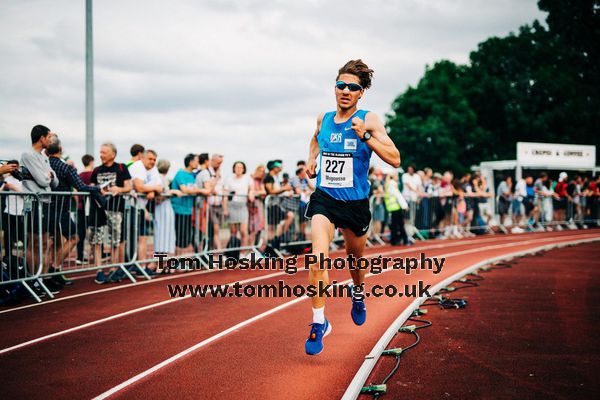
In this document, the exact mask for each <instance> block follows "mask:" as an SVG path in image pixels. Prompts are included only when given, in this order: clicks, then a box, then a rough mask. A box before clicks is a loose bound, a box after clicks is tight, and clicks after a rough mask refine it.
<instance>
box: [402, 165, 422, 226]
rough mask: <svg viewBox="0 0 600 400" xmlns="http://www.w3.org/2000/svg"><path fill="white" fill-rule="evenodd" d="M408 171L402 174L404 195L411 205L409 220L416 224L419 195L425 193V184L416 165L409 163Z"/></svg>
mask: <svg viewBox="0 0 600 400" xmlns="http://www.w3.org/2000/svg"><path fill="white" fill-rule="evenodd" d="M406 171H407V172H405V173H404V174H402V195H403V196H404V198H405V199H406V201H407V202H408V205H409V207H410V213H409V220H410V222H411V225H414V222H415V217H416V211H417V201H418V200H419V197H421V196H422V195H423V186H422V181H421V177H420V176H419V174H417V173H416V172H415V166H414V165H409V166H408V167H407V168H406Z"/></svg>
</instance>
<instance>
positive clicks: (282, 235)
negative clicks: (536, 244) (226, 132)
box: [0, 191, 600, 301]
mask: <svg viewBox="0 0 600 400" xmlns="http://www.w3.org/2000/svg"><path fill="white" fill-rule="evenodd" d="M186 197H193V200H192V203H193V205H192V209H191V212H190V214H185V215H179V214H176V213H175V212H174V209H173V207H172V205H171V201H172V196H157V197H156V198H155V199H152V200H150V201H149V200H148V199H147V198H146V197H145V196H142V195H139V194H137V195H136V194H134V195H129V194H127V195H117V196H112V195H109V196H107V197H106V199H107V211H108V212H107V213H104V214H103V213H102V212H100V211H99V210H98V207H97V205H96V204H97V202H96V200H95V199H94V198H93V196H91V195H90V194H89V193H79V192H52V193H44V194H35V193H21V192H6V191H5V192H0V211H1V212H2V218H1V220H0V236H1V237H2V240H1V241H0V243H1V254H2V276H1V277H0V285H6V286H4V287H5V288H6V287H11V288H12V287H13V286H18V285H21V286H22V288H24V289H25V290H26V291H27V292H28V293H29V294H30V295H31V296H32V297H33V298H34V299H36V300H37V301H40V295H41V292H45V293H46V294H47V295H48V296H49V297H53V296H52V293H51V291H49V290H48V288H47V287H46V286H45V285H44V281H43V280H42V278H46V279H47V278H51V277H55V276H57V275H62V274H66V275H72V274H80V273H84V272H89V271H99V270H113V271H114V270H117V269H118V270H121V271H122V274H123V276H124V277H127V278H128V279H130V280H131V281H133V282H135V281H136V278H135V277H134V275H136V274H137V275H138V276H142V277H143V278H146V279H150V278H151V275H153V274H154V273H152V268H149V269H147V268H146V267H151V266H153V265H155V264H156V263H157V258H156V257H155V254H156V253H166V254H168V255H170V256H171V255H174V256H176V257H189V256H192V255H196V256H198V259H200V262H201V264H202V266H203V267H206V266H207V261H208V259H207V256H208V255H209V254H214V253H224V254H225V255H226V256H233V257H236V258H240V257H244V256H247V255H249V254H250V252H255V253H256V254H257V255H259V256H262V255H263V254H268V250H267V249H270V250H272V252H274V253H275V254H276V255H279V256H283V255H284V254H285V253H287V252H289V253H296V252H297V253H301V252H304V251H305V250H306V248H307V247H309V246H310V244H311V240H310V239H311V225H310V220H308V219H306V218H305V216H304V212H305V209H306V206H307V204H304V203H303V202H302V201H301V199H300V196H298V195H280V196H272V195H269V196H266V198H264V200H263V199H261V198H256V199H248V197H247V196H240V195H233V194H231V195H213V196H209V197H203V196H186ZM249 200H252V201H249ZM493 200H494V199H491V198H489V197H477V196H464V197H462V196H461V197H458V196H452V197H423V198H420V199H419V200H418V201H415V202H409V208H408V210H404V211H402V216H403V218H402V219H403V224H404V229H405V231H406V234H407V237H408V238H411V239H425V238H431V237H464V236H471V235H473V234H484V233H494V232H496V231H497V230H503V231H505V232H508V230H509V229H508V228H511V226H510V225H511V224H510V221H509V220H512V225H513V226H514V227H519V228H520V227H523V228H524V229H526V230H541V229H545V230H547V229H577V228H585V227H593V226H599V222H600V207H599V204H600V199H599V197H598V196H579V197H578V198H576V199H573V200H572V201H568V200H564V201H562V202H561V201H557V200H555V199H553V198H542V197H540V198H537V199H535V201H533V202H532V204H533V205H534V206H535V207H536V208H535V209H532V210H534V211H533V212H532V215H530V216H525V211H527V210H530V209H531V208H530V207H527V210H526V206H525V204H524V203H522V202H521V203H515V204H514V205H513V204H511V206H510V207H509V209H508V210H507V213H506V215H502V216H500V215H498V207H497V206H496V207H494V201H493ZM369 202H370V207H371V213H372V220H371V226H370V229H369V232H368V235H369V241H368V245H373V244H379V245H384V244H386V243H388V242H390V241H391V240H392V237H393V235H392V232H391V231H390V227H391V225H392V224H391V222H392V214H393V213H390V212H388V211H387V210H386V209H385V202H384V197H383V195H376V196H371V198H370V199H369ZM395 217H397V214H395ZM501 217H502V219H501ZM529 217H531V218H533V219H532V220H528V218H529ZM512 230H513V231H514V229H512ZM39 232H42V234H40V233H39ZM342 241H343V236H342V235H341V233H340V232H339V230H336V236H335V238H334V243H333V245H332V247H333V249H335V248H336V247H337V246H339V245H340V243H341V242H342ZM50 267H52V269H49V268H50ZM11 285H12V286H11Z"/></svg>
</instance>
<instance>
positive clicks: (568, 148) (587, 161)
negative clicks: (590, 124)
mask: <svg viewBox="0 0 600 400" xmlns="http://www.w3.org/2000/svg"><path fill="white" fill-rule="evenodd" d="M517 162H518V163H519V164H520V165H521V166H524V167H543V168H552V167H556V168H561V167H567V168H586V169H587V168H594V167H595V166H596V146H587V145H578V144H559V143H532V142H517Z"/></svg>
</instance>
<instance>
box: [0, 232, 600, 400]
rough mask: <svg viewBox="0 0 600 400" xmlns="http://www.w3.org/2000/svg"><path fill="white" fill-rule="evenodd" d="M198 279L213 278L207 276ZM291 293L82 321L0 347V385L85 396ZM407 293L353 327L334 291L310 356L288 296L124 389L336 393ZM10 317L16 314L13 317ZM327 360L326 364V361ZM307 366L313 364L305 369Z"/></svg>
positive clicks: (458, 261) (301, 278) (304, 312)
mask: <svg viewBox="0 0 600 400" xmlns="http://www.w3.org/2000/svg"><path fill="white" fill-rule="evenodd" d="M594 232H595V236H597V232H598V231H591V230H589V231H585V232H565V233H563V234H553V235H548V234H545V235H544V234H533V235H519V236H511V240H513V241H515V242H516V243H515V245H514V246H510V247H509V248H510V251H514V250H517V249H525V248H527V247H531V246H532V245H531V244H529V245H528V244H523V241H524V240H526V239H533V238H536V239H537V238H540V239H541V238H552V241H565V240H568V239H566V237H567V236H579V237H591V236H594ZM504 238H507V236H498V237H497V239H496V238H495V239H496V240H498V242H499V243H500V242H503V241H504ZM488 239H489V237H488ZM479 240H481V239H479ZM477 242H478V240H474V241H472V243H471V244H467V245H454V243H452V246H451V247H452V248H451V249H448V250H450V251H448V250H444V249H440V250H439V251H431V252H427V253H426V254H427V255H428V256H433V255H435V254H443V253H449V252H450V253H452V252H458V251H461V249H462V250H470V249H475V248H478V247H481V246H480V245H479V244H478V243H477ZM519 242H521V243H519ZM442 243H444V242H442ZM448 244H450V243H449V242H448ZM379 250H381V249H379ZM407 250H408V251H410V252H414V253H406V255H409V254H415V253H418V252H419V249H418V248H416V249H407ZM505 251H506V249H502V248H497V249H496V250H491V249H490V250H487V251H485V252H484V251H481V252H477V253H470V254H465V255H462V256H455V257H452V258H451V259H448V260H447V261H446V266H445V269H444V271H443V272H442V274H440V275H442V276H433V275H432V274H431V273H427V272H425V271H423V272H422V273H413V274H412V275H410V276H409V277H407V276H406V275H405V274H403V273H402V272H401V271H395V272H392V273H389V274H383V275H376V276H372V277H370V278H369V280H368V282H369V283H370V284H372V283H381V284H386V283H394V284H397V285H398V284H404V283H410V282H416V281H417V280H418V279H422V280H426V281H427V282H428V283H429V281H432V280H438V279H443V278H444V276H449V275H451V274H452V271H456V270H457V269H460V268H462V267H464V266H466V265H471V264H472V263H473V262H476V261H477V260H480V259H483V258H486V257H489V256H490V255H498V254H502V253H503V252H505ZM229 272H230V271H226V272H223V273H219V274H209V275H205V276H203V277H202V278H208V277H209V276H211V277H212V276H221V275H222V276H223V277H225V276H226V275H228V274H229ZM231 272H234V271H231ZM245 276H246V277H247V276H248V275H245ZM347 277H348V273H347V272H345V271H332V279H337V280H340V281H341V280H345V279H347ZM181 278H182V281H185V283H200V282H198V281H197V282H190V280H189V279H188V280H185V278H186V276H185V275H182V276H181ZM196 278H198V277H196ZM305 279H306V275H304V274H298V276H289V275H286V276H285V281H286V283H289V284H294V283H296V282H301V283H305ZM276 280H277V278H272V279H270V280H269V279H264V282H275V281H276ZM222 282H225V280H223V281H222ZM201 283H207V282H206V281H205V280H204V279H203V280H202V281H201ZM164 286H165V283H162V284H158V285H144V287H146V289H144V290H140V288H141V286H136V287H134V288H135V292H133V291H132V292H131V293H130V292H129V291H119V292H118V293H120V294H121V296H123V297H126V300H127V301H129V302H132V301H135V298H134V297H133V296H134V295H135V294H136V293H137V294H142V295H143V294H145V295H150V293H151V292H154V291H156V290H160V292H161V293H162V300H164V299H165V296H166V289H165V287H164ZM152 288H153V289H152ZM157 288H158V289H157ZM121 296H117V292H112V296H108V295H107V294H105V295H100V294H99V295H94V296H89V297H88V298H87V299H89V300H93V299H96V300H95V303H91V302H90V304H87V305H85V306H83V307H80V306H79V304H78V303H79V301H78V302H77V304H75V303H73V302H71V301H66V302H62V303H54V304H53V305H48V306H44V307H35V308H32V309H30V310H29V311H33V310H40V312H41V313H40V315H38V317H40V318H43V315H41V314H43V313H42V312H43V311H44V310H46V312H49V314H47V315H46V316H45V318H46V320H50V319H61V318H62V316H63V315H62V314H61V313H59V312H57V309H59V306H60V307H65V308H66V307H69V306H70V307H71V309H78V310H79V313H82V312H88V311H87V310H88V309H90V307H91V308H92V309H90V311H93V307H94V306H96V307H107V304H108V305H110V303H111V302H112V303H119V302H120V301H123V302H125V301H124V300H123V299H121ZM82 299H83V298H82ZM82 299H80V300H82ZM288 300H289V299H258V298H244V299H233V298H231V299H202V300H198V299H194V300H193V301H189V302H177V303H175V304H169V305H166V306H163V307H160V308H154V309H151V310H147V311H144V312H142V313H136V314H133V315H129V316H127V317H124V318H121V319H119V320H115V321H110V322H107V323H104V324H101V325H97V326H95V327H94V328H93V329H84V330H80V331H77V332H73V333H72V334H69V335H64V336H60V337H56V338H53V339H52V340H48V341H44V342H40V343H38V344H36V345H33V346H28V347H25V348H22V349H19V350H18V351H16V352H14V353H9V354H4V355H2V356H0V365H2V370H3V371H4V372H3V373H2V377H3V379H4V380H6V383H3V388H4V393H5V394H6V395H8V396H9V397H20V398H47V397H71V398H73V397H75V398H89V397H92V396H95V395H98V394H99V393H102V392H104V391H106V390H109V389H110V388H112V387H115V386H117V385H119V384H120V383H122V382H124V381H126V380H127V379H129V378H131V377H132V376H135V375H137V374H139V373H141V372H143V371H145V370H147V369H149V368H152V367H153V366H155V365H157V364H159V363H161V362H163V361H165V360H166V359H167V358H169V357H171V356H172V355H174V354H177V353H179V352H181V351H182V350H185V349H187V348H189V347H191V346H193V345H194V344H197V343H200V342H201V341H204V340H206V339H208V338H210V337H212V336H215V335H218V334H219V333H221V332H223V331H224V330H226V329H227V328H229V327H232V326H234V325H236V324H239V323H240V322H243V321H245V320H247V319H249V318H252V317H254V316H256V315H258V314H260V313H262V312H265V311H267V310H269V309H272V308H273V307H277V306H279V305H281V304H284V303H285V302H286V301H288ZM411 301H412V299H388V298H379V299H374V298H371V299H369V300H368V302H367V307H368V310H369V316H368V320H367V324H366V325H365V326H363V327H355V326H354V325H353V324H352V322H351V320H350V317H349V315H348V314H349V304H348V303H349V301H348V299H329V301H328V303H327V315H328V317H329V318H331V322H332V324H333V326H334V330H333V333H332V335H331V336H329V337H328V338H327V339H325V340H326V349H325V352H324V353H323V354H322V355H320V356H318V357H308V356H306V355H304V350H303V345H304V340H305V337H306V335H307V332H308V327H307V323H308V322H309V321H310V307H307V305H306V304H307V303H303V304H292V305H291V306H288V307H287V308H285V309H283V310H281V311H279V312H277V313H274V314H272V315H270V316H268V317H266V318H262V319H260V320H258V321H255V322H253V323H251V324H248V325H246V326H245V327H244V328H243V329H241V330H236V331H234V332H233V333H230V334H227V335H226V336H223V335H222V336H221V337H220V338H218V340H215V341H213V342H211V343H209V344H207V345H204V347H202V348H201V349H200V350H198V351H195V352H193V353H191V354H189V355H187V356H186V357H184V358H182V359H180V360H179V361H178V362H176V363H173V364H170V365H169V368H164V369H161V370H159V371H157V372H156V373H154V374H152V375H151V376H149V377H148V378H147V379H144V380H142V381H140V382H138V383H137V384H135V385H132V386H130V387H128V388H126V389H125V390H123V391H122V392H120V394H122V395H123V396H125V397H129V398H147V397H154V398H155V397H161V395H162V397H164V396H165V395H166V394H167V393H168V394H169V395H170V397H171V396H177V397H183V398H198V397H205V398H214V397H222V395H223V394H225V393H226V395H227V396H228V397H232V398H250V397H251V398H256V397H261V398H264V397H272V398H281V397H282V396H283V397H286V398H302V397H308V396H311V397H315V398H332V397H340V396H341V394H342V393H343V391H344V390H345V387H346V385H347V384H348V382H349V381H350V379H351V378H352V376H353V375H354V373H355V372H356V369H357V368H358V366H359V365H360V363H361V361H362V357H363V356H364V355H365V354H366V353H368V351H369V350H370V348H371V347H372V346H373V344H374V343H375V342H376V341H377V339H378V338H379V336H380V335H381V333H382V332H383V331H384V330H385V328H386V327H387V326H388V325H389V323H390V322H391V320H393V319H394V318H395V316H396V315H398V314H399V312H401V310H402V309H403V308H404V307H406V305H407V304H408V303H410V302H411ZM71 303H73V304H71ZM47 307H48V308H47ZM130 308H131V307H130ZM63 310H64V309H63ZM11 314H12V315H13V317H17V318H16V319H15V321H13V322H18V320H22V319H24V318H27V319H29V313H28V312H26V311H25V310H23V311H19V312H15V313H10V314H5V315H4V316H6V317H8V316H10V315H11ZM4 316H3V317H4ZM71 318H72V316H71V315H69V319H68V320H66V322H68V323H69V326H73V325H74V324H73V323H72V321H71ZM3 319H4V318H3ZM88 320H89V318H88ZM8 322H9V323H11V321H10V320H8ZM115 322H117V323H115ZM29 323H30V324H31V323H32V320H29ZM2 326H7V327H10V324H9V325H7V324H5V323H4V321H3V323H2ZM24 326H27V325H26V324H25V325H24ZM13 330H14V328H12V327H10V330H9V332H3V336H4V334H5V333H6V334H9V333H10V332H12V331H13ZM34 333H35V332H34ZM37 336H39V334H38V335H37ZM14 337H16V336H14ZM14 337H13V338H14ZM327 365H329V368H323V367H324V366H327ZM307 366H312V368H306V367H307ZM37 371H39V372H37ZM32 374H34V375H32ZM31 376H35V380H33V381H32V380H31V379H27V378H30V377H31ZM305 376H306V379H305V378H304V377H305ZM25 379H27V381H25ZM309 380H310V381H313V382H314V385H313V386H308V385H307V384H306V382H308V381H309ZM319 388H323V390H319Z"/></svg>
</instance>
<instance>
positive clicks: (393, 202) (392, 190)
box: [384, 172, 410, 246]
mask: <svg viewBox="0 0 600 400" xmlns="http://www.w3.org/2000/svg"><path fill="white" fill-rule="evenodd" d="M396 179H398V178H397V175H396V173H395V172H392V173H389V174H388V175H387V177H386V179H385V196H384V200H385V208H386V209H387V211H388V213H389V214H390V216H391V220H392V222H391V225H390V230H391V239H390V244H391V245H392V246H397V245H399V244H400V243H401V241H402V243H404V244H406V245H409V244H410V242H409V241H408V236H407V235H406V230H405V229H404V216H403V215H402V213H403V210H408V203H407V202H406V200H405V199H404V196H402V194H401V193H400V189H398V182H397V180H396Z"/></svg>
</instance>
